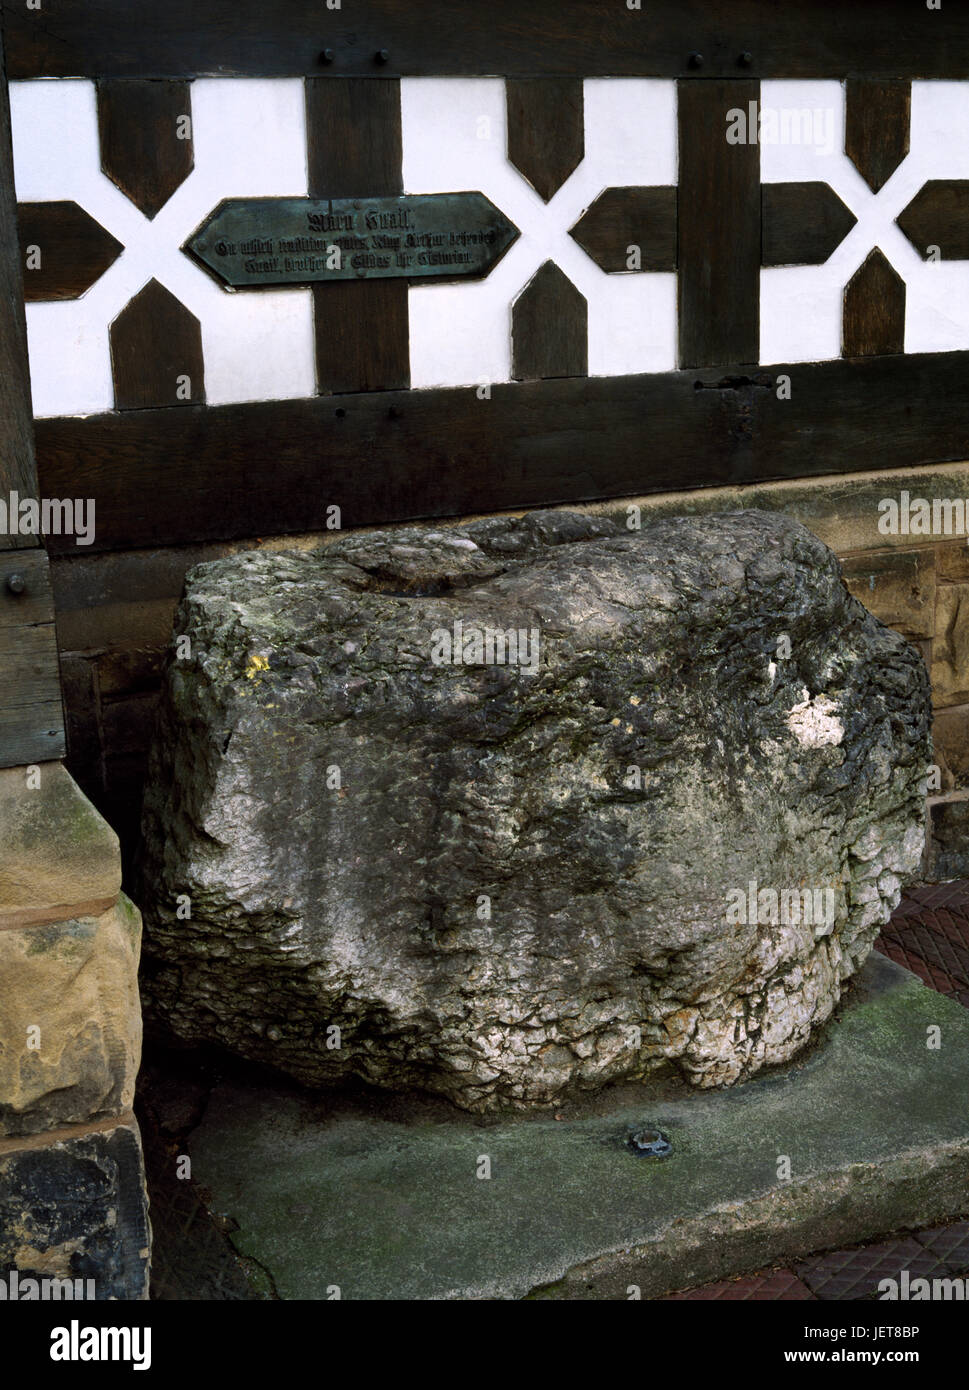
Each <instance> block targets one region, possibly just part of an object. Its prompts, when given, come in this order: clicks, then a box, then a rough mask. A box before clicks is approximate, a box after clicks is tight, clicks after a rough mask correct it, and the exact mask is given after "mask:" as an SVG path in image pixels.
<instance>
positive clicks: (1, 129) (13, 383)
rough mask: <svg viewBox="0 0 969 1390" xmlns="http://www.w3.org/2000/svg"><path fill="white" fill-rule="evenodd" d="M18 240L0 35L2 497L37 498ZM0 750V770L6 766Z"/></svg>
mask: <svg viewBox="0 0 969 1390" xmlns="http://www.w3.org/2000/svg"><path fill="white" fill-rule="evenodd" d="M18 246H19V244H18V241H17V195H16V193H15V192H14V184H13V150H12V147H11V143H10V103H9V100H8V97H7V81H6V76H5V73H4V52H3V35H2V32H0V499H4V498H7V497H9V494H10V493H11V492H12V491H15V492H17V493H19V494H20V495H21V496H22V497H36V495H37V469H36V466H35V463H34V427H33V419H32V410H31V402H30V373H29V372H28V369H27V323H26V319H25V316H24V286H23V277H22V275H21V269H20V255H19V249H18ZM39 544H40V542H39V540H38V539H37V537H36V536H16V535H10V534H8V533H7V532H6V531H0V551H2V550H7V549H19V548H24V547H29V546H36V545H39ZM3 752H4V750H3V748H2V746H0V766H2V765H4V757H3Z"/></svg>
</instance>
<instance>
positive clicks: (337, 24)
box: [3, 0, 969, 79]
mask: <svg viewBox="0 0 969 1390" xmlns="http://www.w3.org/2000/svg"><path fill="white" fill-rule="evenodd" d="M3 8H4V11H5V14H6V21H7V31H8V40H9V48H10V74H11V76H12V77H17V78H23V77H171V78H180V77H195V76H203V75H209V76H217V77H223V76H230V75H233V74H235V75H243V76H267V75H269V76H311V75H312V74H314V73H319V72H321V71H322V70H323V69H322V68H321V66H320V54H321V52H323V51H324V50H327V49H329V50H330V51H331V53H332V55H333V58H332V62H331V63H330V64H329V65H328V67H327V69H326V71H328V72H332V73H333V74H334V75H335V76H337V77H346V76H357V77H367V76H377V77H380V76H429V75H432V76H448V75H450V76H461V75H464V76H488V75H491V74H494V73H503V74H508V75H511V76H515V77H532V76H542V75H545V76H560V77H575V76H576V75H577V74H582V75H584V76H588V77H608V76H616V77H667V78H675V77H681V76H687V75H689V74H690V72H691V71H692V69H691V68H690V67H689V60H690V54H691V52H700V53H702V54H703V63H704V65H703V73H704V75H707V76H710V77H729V76H733V75H736V74H737V72H738V68H739V65H740V55H741V53H742V52H749V53H750V57H751V61H750V66H749V68H748V69H747V71H749V72H750V74H751V75H752V76H755V77H758V78H764V77H789V78H793V77H833V78H838V79H843V78H845V77H847V76H848V75H849V74H852V73H860V72H863V73H866V74H868V75H870V76H872V77H899V76H900V77H947V78H955V79H963V78H964V77H965V75H966V73H967V72H969V7H967V6H965V5H963V4H959V3H957V0H946V3H945V4H943V5H942V6H941V8H940V9H939V10H937V11H930V10H928V9H927V6H926V5H925V4H923V3H921V0H879V3H878V6H877V20H875V19H874V18H873V15H872V7H871V4H862V3H855V4H832V3H831V0H799V2H798V4H796V5H780V4H767V3H765V0H732V3H731V4H730V5H724V4H723V0H690V3H688V4H686V3H684V0H644V2H643V4H642V7H641V8H640V9H639V10H630V9H629V8H628V7H627V6H626V5H625V4H622V3H619V2H618V0H617V3H614V4H609V5H603V2H602V0H568V3H563V2H562V0H491V3H489V4H487V5H482V4H481V3H480V0H421V3H420V5H419V6H418V7H415V5H414V4H412V3H411V4H408V3H403V2H402V0H367V4H366V5H365V6H363V7H358V6H355V7H353V15H352V19H351V17H350V13H349V10H348V7H347V5H346V4H344V5H343V7H342V9H339V10H335V9H334V10H329V9H328V8H327V7H326V6H325V5H324V4H322V3H321V0H275V3H273V4H272V5H267V4H266V3H265V0H204V3H201V0H166V3H165V4H137V5H134V4H132V3H131V0H83V3H82V0H44V3H43V6H42V7H41V8H40V9H36V10H34V9H28V7H27V6H26V4H25V3H24V0H3ZM378 52H384V53H386V54H387V59H386V62H384V63H380V62H379V61H378V60H377V58H376V55H377V53H378Z"/></svg>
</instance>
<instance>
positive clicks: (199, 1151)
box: [188, 953, 969, 1300]
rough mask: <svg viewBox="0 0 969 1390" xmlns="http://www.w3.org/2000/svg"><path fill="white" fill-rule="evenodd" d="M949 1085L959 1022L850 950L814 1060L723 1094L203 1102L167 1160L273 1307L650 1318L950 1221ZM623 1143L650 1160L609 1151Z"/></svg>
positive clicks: (965, 1126) (901, 977) (957, 1082)
mask: <svg viewBox="0 0 969 1390" xmlns="http://www.w3.org/2000/svg"><path fill="white" fill-rule="evenodd" d="M930 1028H940V1029H941V1030H942V1033H941V1035H942V1047H941V1048H938V1049H936V1050H931V1049H929V1048H926V1046H925V1039H926V1034H927V1030H928V1029H930ZM967 1083H969V1012H967V1011H966V1010H965V1009H963V1008H962V1007H961V1006H960V1005H958V1004H957V1003H956V1002H955V1001H954V1000H951V999H945V998H943V997H942V996H940V995H938V994H936V993H935V992H934V991H933V990H930V989H926V988H925V986H924V985H922V984H920V983H919V981H918V980H916V979H915V977H914V976H912V975H910V974H909V973H908V971H906V970H903V969H901V967H899V966H896V965H894V964H893V963H892V962H890V961H887V960H885V958H884V957H883V956H880V955H878V954H877V953H873V954H872V955H871V956H870V957H869V960H868V961H867V962H866V964H865V966H864V967H863V968H862V970H861V972H860V973H859V976H858V978H857V981H856V982H855V983H854V984H853V986H852V988H851V990H850V992H849V993H848V995H847V997H846V999H845V1001H844V1003H843V1006H842V1008H841V1009H840V1010H839V1011H838V1015H837V1018H836V1019H835V1020H833V1021H832V1023H831V1025H830V1026H829V1027H828V1028H826V1029H825V1030H824V1031H823V1033H822V1034H821V1036H820V1038H819V1040H818V1044H817V1046H816V1047H815V1046H812V1047H811V1049H810V1050H809V1052H808V1053H807V1054H805V1055H803V1056H801V1057H799V1058H797V1059H796V1060H795V1061H793V1062H791V1063H789V1064H788V1065H787V1066H785V1067H784V1068H783V1069H781V1070H780V1071H777V1072H765V1073H762V1074H761V1075H760V1076H757V1077H754V1078H753V1079H752V1080H751V1081H749V1082H746V1083H744V1084H742V1085H741V1086H740V1087H737V1088H733V1089H731V1090H728V1091H705V1092H700V1093H692V1094H685V1093H684V1090H685V1088H684V1087H683V1086H682V1085H680V1087H679V1088H678V1091H676V1092H674V1093H673V1094H670V1093H668V1092H667V1091H666V1090H665V1089H664V1088H661V1087H660V1085H659V1084H658V1083H657V1081H656V1080H651V1081H649V1082H648V1083H647V1084H646V1085H645V1086H641V1087H638V1086H637V1087H632V1086H627V1087H622V1088H620V1089H621V1096H620V1097H619V1098H616V1097H610V1096H609V1095H608V1094H607V1095H606V1096H602V1097H598V1098H597V1100H596V1102H595V1104H594V1108H595V1110H596V1113H588V1110H587V1109H586V1107H590V1102H589V1101H588V1100H587V1101H586V1102H584V1104H583V1105H582V1106H578V1107H576V1108H575V1110H567V1111H566V1113H565V1114H564V1115H563V1116H562V1118H561V1119H558V1118H556V1119H553V1118H552V1117H551V1116H548V1117H546V1116H538V1117H533V1118H529V1119H525V1120H523V1119H521V1118H520V1117H516V1118H515V1119H513V1120H511V1121H509V1120H500V1121H498V1122H491V1123H489V1122H487V1121H485V1122H484V1123H482V1121H481V1119H480V1117H477V1116H475V1117H460V1116H459V1117H457V1118H451V1119H442V1118H439V1117H431V1118H428V1116H427V1115H426V1114H423V1113H420V1112H417V1113H415V1114H413V1115H410V1116H406V1117H402V1116H401V1114H400V1113H399V1112H400V1109H401V1107H402V1106H403V1104H404V1102H402V1101H401V1100H399V1099H398V1098H397V1097H393V1098H388V1100H387V1103H386V1106H387V1111H388V1112H389V1113H386V1114H375V1113H373V1110H372V1108H371V1107H367V1108H366V1109H365V1108H364V1107H360V1108H359V1109H357V1110H354V1109H353V1108H352V1107H351V1106H349V1105H344V1106H342V1107H341V1106H339V1105H337V1106H333V1107H323V1106H321V1105H320V1104H319V1103H318V1102H314V1101H313V1100H311V1099H308V1098H307V1097H306V1096H305V1094H304V1095H302V1096H300V1095H287V1094H285V1092H283V1091H281V1090H280V1089H279V1088H278V1087H277V1088H273V1089H270V1088H268V1087H266V1086H265V1085H263V1086H258V1085H252V1086H242V1085H239V1084H238V1083H236V1084H229V1083H223V1084H222V1085H221V1086H219V1087H218V1088H217V1089H216V1090H215V1091H214V1092H213V1094H212V1097H211V1099H210V1101H209V1105H208V1108H207V1109H206V1112H205V1116H204V1119H203V1121H202V1124H201V1125H200V1127H199V1128H198V1129H197V1130H196V1131H195V1133H194V1134H192V1135H191V1136H190V1137H189V1139H188V1149H189V1152H190V1153H191V1156H192V1172H193V1174H194V1176H195V1178H196V1180H197V1181H198V1182H199V1183H200V1184H201V1185H202V1186H203V1187H204V1188H206V1189H208V1190H209V1192H210V1193H211V1200H210V1206H211V1208H212V1210H213V1211H214V1212H216V1213H217V1214H218V1215H219V1216H220V1217H222V1218H223V1220H224V1221H225V1224H226V1225H228V1226H229V1228H230V1229H231V1230H232V1240H233V1243H234V1244H235V1246H236V1248H237V1249H238V1250H239V1252H240V1253H241V1254H243V1255H244V1256H248V1257H250V1258H251V1259H252V1260H253V1262H254V1264H255V1267H256V1268H258V1269H260V1270H261V1271H264V1273H265V1275H266V1276H268V1278H269V1279H271V1281H272V1288H273V1289H274V1291H275V1293H276V1294H277V1295H278V1296H279V1297H280V1298H282V1299H326V1298H329V1297H332V1296H333V1294H332V1288H333V1286H334V1285H336V1286H338V1287H339V1289H340V1291H341V1295H342V1297H343V1298H344V1299H394V1300H401V1299H442V1298H454V1299H471V1298H483V1299H485V1298H523V1297H527V1296H528V1295H529V1294H531V1295H532V1296H540V1297H548V1298H564V1299H597V1298H615V1299H626V1298H628V1297H629V1294H628V1286H629V1285H630V1284H637V1285H638V1286H639V1288H640V1290H641V1292H642V1297H643V1298H656V1297H659V1296H661V1295H662V1294H664V1293H666V1292H668V1291H669V1290H671V1289H677V1288H684V1287H687V1286H689V1285H694V1284H702V1283H705V1282H706V1281H707V1280H713V1279H723V1278H726V1277H728V1276H730V1275H732V1274H739V1273H742V1272H744V1271H748V1270H756V1269H763V1268H764V1267H765V1266H769V1265H771V1264H774V1263H782V1262H784V1261H787V1260H790V1259H791V1258H792V1257H797V1256H800V1255H804V1254H806V1253H808V1252H811V1251H815V1250H819V1249H825V1248H832V1249H835V1250H837V1249H839V1248H843V1247H844V1246H846V1245H851V1244H854V1243H855V1242H857V1241H863V1240H870V1239H872V1238H873V1237H877V1236H880V1235H883V1234H884V1233H885V1232H886V1231H892V1230H899V1229H912V1228H918V1227H920V1226H927V1225H929V1224H931V1223H934V1222H937V1221H942V1220H945V1219H946V1218H947V1217H952V1216H957V1215H959V1214H960V1213H962V1212H963V1211H964V1210H965V1204H966V1191H967V1183H969V1116H967V1112H966V1108H965V1106H964V1105H960V1104H954V1103H953V1097H956V1096H963V1095H965V1093H966V1086H967ZM634 1091H635V1092H639V1096H638V1099H637V1098H635V1097H634V1096H631V1095H630V1093H631V1092H634ZM441 1108H442V1109H443V1107H441ZM321 1111H322V1112H323V1113H321ZM448 1113H449V1114H450V1115H451V1116H452V1117H453V1115H454V1112H453V1111H449V1112H448ZM644 1122H646V1123H652V1124H654V1125H656V1126H658V1127H659V1128H661V1129H662V1131H663V1133H664V1134H667V1135H668V1136H669V1138H670V1140H671V1142H672V1145H673V1152H672V1153H671V1154H670V1156H669V1157H668V1158H665V1159H661V1160H651V1159H641V1158H636V1157H634V1156H633V1155H632V1154H631V1153H630V1152H629V1150H628V1148H627V1146H626V1144H627V1137H628V1135H629V1132H630V1130H632V1129H637V1128H639V1127H641V1126H642V1125H643V1124H644ZM780 1154H786V1155H787V1156H788V1157H789V1158H790V1160H791V1178H790V1181H782V1180H780V1179H779V1178H778V1162H777V1160H778V1155H780ZM482 1155H486V1156H488V1157H489V1159H490V1162H491V1177H490V1179H489V1180H487V1181H483V1180H479V1179H478V1178H477V1177H476V1172H477V1168H478V1161H479V1157H480V1156H482ZM429 1174H432V1175H433V1178H432V1180H429V1177H428V1175H429ZM903 1267H904V1265H903ZM885 1276H887V1277H895V1278H897V1277H898V1270H897V1269H894V1270H890V1269H886V1270H885ZM539 1291H541V1292H539Z"/></svg>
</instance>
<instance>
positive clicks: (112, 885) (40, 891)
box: [0, 762, 121, 927]
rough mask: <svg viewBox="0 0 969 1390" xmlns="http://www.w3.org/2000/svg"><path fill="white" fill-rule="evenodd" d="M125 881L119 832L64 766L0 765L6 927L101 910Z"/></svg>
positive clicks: (0, 892) (0, 916) (1, 898)
mask: <svg viewBox="0 0 969 1390" xmlns="http://www.w3.org/2000/svg"><path fill="white" fill-rule="evenodd" d="M120 888H121V858H120V855H119V853H118V837H117V835H116V834H115V833H114V831H113V830H112V829H111V827H110V826H109V825H108V823H107V821H106V820H104V819H103V817H102V816H100V815H99V814H98V812H97V811H96V810H95V809H94V807H93V806H92V805H91V803H90V801H88V799H87V797H86V796H85V795H84V793H83V792H82V791H81V789H80V787H78V785H77V783H76V782H75V781H74V779H73V778H72V777H71V775H70V773H69V772H68V771H67V770H66V768H64V767H63V766H62V765H61V764H60V763H57V762H53V763H40V764H39V765H37V766H35V767H33V768H26V767H10V768H3V769H0V927H2V926H5V925H8V924H10V923H12V922H17V923H20V924H23V925H26V924H27V923H30V922H35V921H58V920H63V919H64V918H66V917H67V916H68V915H69V910H70V909H71V908H73V907H75V906H76V905H80V904H88V905H89V910H90V911H100V912H103V911H105V910H106V909H107V908H108V907H109V906H110V905H111V904H112V903H113V902H114V901H115V899H116V898H117V896H118V892H119V890H120Z"/></svg>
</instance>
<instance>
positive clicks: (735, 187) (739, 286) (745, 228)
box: [676, 80, 760, 367]
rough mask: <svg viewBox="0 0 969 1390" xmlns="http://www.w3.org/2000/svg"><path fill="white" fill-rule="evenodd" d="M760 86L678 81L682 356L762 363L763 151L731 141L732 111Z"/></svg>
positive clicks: (693, 360) (685, 362) (691, 362)
mask: <svg viewBox="0 0 969 1390" xmlns="http://www.w3.org/2000/svg"><path fill="white" fill-rule="evenodd" d="M759 93H760V84H759V83H757V82H747V81H730V82H723V81H719V80H713V81H696V80H691V81H685V82H680V83H678V84H677V94H678V102H677V111H678V123H679V151H680V171H679V183H678V185H677V223H676V226H677V257H676V261H677V267H678V276H677V296H678V305H679V361H680V365H681V366H683V367H694V366H717V365H720V364H721V363H727V362H743V363H755V362H756V361H757V359H758V356H759V350H760V343H759V339H760V148H759V147H758V145H756V144H755V143H753V142H745V143H743V144H730V143H729V142H728V140H727V129H728V113H729V112H731V111H735V110H739V111H741V112H743V113H744V115H745V116H746V114H747V113H748V111H749V110H750V107H751V103H752V102H756V101H757V100H758V97H759Z"/></svg>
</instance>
